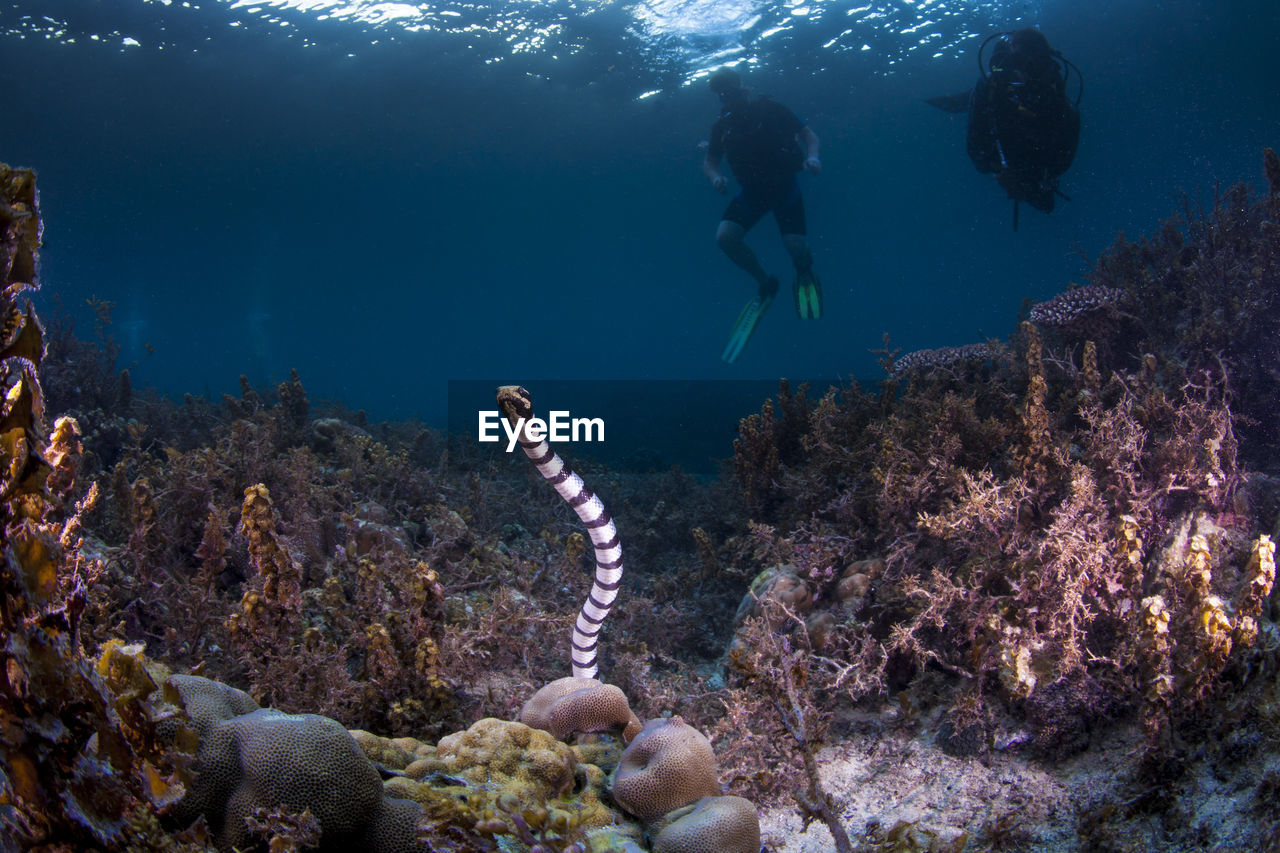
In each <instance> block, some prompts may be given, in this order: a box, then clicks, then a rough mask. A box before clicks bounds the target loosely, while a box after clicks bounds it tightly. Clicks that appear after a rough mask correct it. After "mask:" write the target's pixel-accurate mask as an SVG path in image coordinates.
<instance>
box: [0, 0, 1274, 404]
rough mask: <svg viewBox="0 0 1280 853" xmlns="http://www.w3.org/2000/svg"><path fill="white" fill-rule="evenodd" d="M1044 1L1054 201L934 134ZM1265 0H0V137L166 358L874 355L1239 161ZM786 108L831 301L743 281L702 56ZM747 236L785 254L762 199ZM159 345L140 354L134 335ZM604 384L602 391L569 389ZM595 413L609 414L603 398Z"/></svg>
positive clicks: (1262, 54)
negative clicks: (818, 146) (723, 237)
mask: <svg viewBox="0 0 1280 853" xmlns="http://www.w3.org/2000/svg"><path fill="white" fill-rule="evenodd" d="M1029 24H1037V25H1039V26H1041V28H1042V29H1043V30H1044V31H1045V33H1046V34H1047V35H1048V36H1049V38H1050V40H1051V41H1052V42H1053V43H1054V45H1055V46H1056V47H1059V48H1060V49H1061V50H1062V51H1063V52H1064V53H1065V54H1066V55H1067V56H1068V57H1069V58H1071V59H1072V60H1073V61H1074V62H1075V64H1076V65H1077V66H1079V68H1080V69H1081V70H1082V71H1083V73H1084V78H1085V91H1084V100H1083V103H1082V105H1081V108H1082V112H1083V117H1084V131H1083V139H1082V143H1081V146H1080V151H1079V154H1078V156H1077V158H1076V161H1075V165H1074V167H1073V168H1072V169H1071V171H1070V172H1068V173H1067V175H1066V177H1065V180H1064V181H1063V189H1064V191H1065V192H1066V193H1067V194H1069V195H1070V196H1071V197H1072V201H1070V202H1063V203H1062V204H1061V205H1060V207H1059V209H1058V211H1056V212H1055V213H1054V214H1052V215H1050V216H1045V215H1042V214H1040V213H1038V212H1036V211H1032V210H1028V209H1025V208H1024V211H1023V215H1022V223H1021V228H1020V230H1019V231H1018V232H1017V233H1014V232H1013V230H1012V229H1011V227H1010V206H1009V203H1008V201H1007V200H1006V199H1005V198H1004V194H1003V192H1001V191H1000V190H999V189H998V187H997V186H996V185H995V183H994V182H993V181H992V180H991V178H990V177H988V176H982V175H979V174H977V173H976V172H975V171H974V169H973V168H972V166H971V165H970V163H969V161H968V159H967V157H966V156H965V152H964V118H963V116H955V117H952V116H948V115H946V114H944V113H942V112H940V111H938V110H935V109H933V108H931V107H929V106H926V105H925V104H924V103H923V101H922V99H923V98H925V97H928V96H931V95H937V94H941V93H946V92H956V91H960V90H963V89H966V88H968V87H969V86H970V85H971V84H972V82H973V80H974V78H975V76H976V72H977V66H976V60H975V56H974V52H975V51H976V49H977V47H978V45H979V43H980V42H981V41H982V39H983V38H985V37H986V36H987V35H988V34H990V33H992V32H995V31H997V30H1000V29H1005V28H1009V27H1014V26H1025V25H1029ZM1277 36H1280V3H1276V2H1275V0H1230V2H1224V0H1173V2H1137V0H1042V2H987V3H964V2H957V0H934V2H929V0H917V2H909V0H896V2H885V1H884V0H875V1H874V2H822V0H792V2H775V3H772V4H771V3H762V2H746V0H735V2H720V3H715V2H676V0H650V2H636V3H621V2H587V0H582V1H581V2H549V3H541V2H489V3H467V2H463V3H434V2H403V3H373V2H368V0H364V2H360V1H359V0H351V2H339V0H289V1H288V2H285V0H275V2H273V1H272V0H263V2H257V3H250V2H234V3H231V2H217V1H216V0H198V2H197V0H190V2H185V3H184V2H181V0H150V2H148V1H147V0H75V2H72V0H40V1H39V2H37V0H17V2H15V0H0V91H3V92H4V101H5V109H4V112H5V117H4V121H3V123H0V160H3V161H7V162H9V163H11V164H13V165H24V166H30V167H33V168H35V169H37V170H38V172H39V174H40V188H41V192H42V201H43V210H44V216H45V221H46V235H47V237H48V245H47V247H46V249H45V251H44V256H43V261H44V266H43V281H44V283H45V286H46V289H47V291H48V292H47V293H46V294H45V295H43V296H42V299H44V300H46V301H50V300H51V299H52V297H53V295H55V294H56V295H57V296H59V297H60V298H61V300H62V302H63V303H64V304H65V305H66V306H67V307H68V309H70V310H71V312H72V313H73V315H74V316H75V317H76V318H77V320H78V324H79V328H80V329H81V331H82V332H83V333H84V334H88V331H89V329H90V327H91V317H92V314H91V312H90V310H89V308H88V307H87V305H86V303H85V300H86V299H88V298H89V297H96V298H99V299H106V300H110V301H112V302H114V303H115V309H114V325H113V329H114V334H115V336H116V337H117V339H118V341H119V342H120V343H121V345H122V347H123V357H122V364H121V366H122V367H123V366H129V365H133V376H134V381H135V383H147V384H151V385H153V386H155V387H157V388H159V389H161V390H163V391H166V392H174V393H181V392H193V393H202V392H206V391H207V392H211V393H213V394H215V395H217V394H220V393H221V392H223V391H235V390H236V388H237V378H238V377H239V375H240V374H242V373H244V374H247V375H248V376H249V378H250V379H251V380H253V381H254V382H255V383H268V382H277V381H279V380H281V379H283V378H284V377H285V376H287V374H288V371H289V369H290V368H297V369H298V370H299V371H300V373H301V375H302V379H303V382H304V385H305V386H306V387H307V389H308V391H309V392H310V393H311V394H312V395H313V396H316V397H326V398H338V399H341V400H342V401H344V402H345V403H347V404H348V405H350V406H351V407H353V408H364V409H367V410H368V411H369V413H370V414H371V415H373V416H375V417H405V416H414V415H416V416H420V417H423V418H426V419H427V420H429V421H432V422H442V421H443V418H444V409H445V405H446V383H447V382H448V381H449V380H465V379H473V378H482V377H483V378H486V379H487V378H490V377H507V378H508V381H520V382H524V383H527V384H530V385H531V386H532V385H533V384H535V383H536V380H537V379H539V378H547V379H552V378H554V379H611V378H627V379H636V378H650V379H712V380H714V379H773V380H776V379H777V378H778V377H780V376H789V377H809V378H818V379H830V380H833V381H838V380H840V379H841V378H842V377H846V378H847V377H848V376H849V375H856V376H859V377H863V378H875V377H876V376H877V374H878V368H877V367H876V361H875V357H874V356H873V355H872V354H871V350H873V349H876V348H878V347H880V346H881V339H882V336H883V335H884V334H885V333H888V334H889V335H890V337H891V341H892V343H893V345H894V346H898V347H902V348H903V349H904V350H911V349H918V348H926V347H937V346H946V345H956V344H963V343H968V342H972V341H978V340H982V339H984V338H986V337H988V336H1004V335H1006V334H1008V333H1009V332H1010V331H1011V330H1012V329H1013V327H1014V325H1015V321H1016V316H1017V312H1018V309H1019V306H1020V305H1021V303H1022V301H1023V300H1024V299H1025V298H1030V299H1035V300H1040V299H1045V298H1048V297H1049V296H1051V295H1053V294H1054V293H1056V292H1058V291H1059V290H1062V289H1064V288H1065V287H1066V286H1067V285H1068V283H1069V282H1070V281H1072V280H1080V279H1081V277H1082V275H1083V273H1084V266H1083V264H1082V262H1081V260H1080V258H1079V257H1078V256H1077V255H1076V254H1075V253H1074V252H1075V249H1076V248H1077V247H1078V248H1080V249H1082V250H1083V251H1084V252H1085V253H1087V254H1088V255H1089V256H1095V255H1096V254H1097V253H1098V252H1099V251H1101V250H1102V249H1103V248H1105V247H1106V246H1107V245H1108V244H1109V243H1110V242H1111V240H1112V238H1113V237H1114V235H1115V233H1116V232H1117V231H1118V230H1124V231H1125V232H1127V233H1129V234H1130V235H1136V234H1141V233H1149V232H1150V231H1152V230H1153V229H1154V228H1155V226H1156V224H1157V222H1158V220H1159V219H1160V218H1162V217H1164V216H1166V215H1167V214H1169V213H1170V212H1172V211H1173V209H1174V208H1175V207H1176V206H1177V205H1178V204H1179V201H1178V194H1179V193H1180V192H1181V191H1183V190H1186V191H1189V192H1191V193H1193V194H1194V193H1201V194H1203V195H1204V196H1205V197H1211V194H1212V188H1213V185H1214V183H1215V182H1217V181H1221V182H1224V183H1230V182H1234V181H1237V180H1241V179H1243V180H1248V181H1250V182H1253V183H1255V184H1259V183H1261V182H1262V176H1261V167H1260V162H1261V157H1260V152H1261V149H1262V148H1263V146H1264V145H1273V146H1274V145H1278V144H1280V86H1277V80H1278V79H1280V59H1277V53H1276V44H1277ZM725 61H733V62H738V63H740V67H741V68H743V69H744V71H745V73H746V76H747V81H748V82H749V83H750V84H752V85H753V86H754V87H755V88H756V89H757V90H759V91H763V92H768V93H772V94H773V95H774V96H776V97H777V98H778V99H780V100H782V101H783V102H784V103H786V104H788V105H789V106H791V107H792V108H793V109H794V110H795V111H796V112H797V113H798V114H800V115H801V116H802V117H803V118H805V119H807V120H808V122H809V123H810V125H811V126H812V127H813V128H814V130H815V131H816V132H817V133H818V134H819V136H820V137H821V139H822V142H823V149H822V153H823V160H824V163H825V171H824V172H823V174H822V175H821V176H818V177H816V178H815V177H808V176H806V177H805V178H803V179H802V180H803V181H804V191H805V194H806V199H807V202H808V211H809V222H810V232H811V235H812V242H813V246H814V251H815V255H816V258H817V265H818V267H817V268H818V271H819V272H820V274H821V276H822V278H823V282H824V286H825V291H826V300H827V316H826V317H825V318H824V319H823V320H821V321H820V322H818V323H814V322H808V323H803V322H802V321H800V320H798V319H797V318H796V317H795V316H794V314H793V313H792V311H791V309H790V307H789V305H788V304H787V300H779V301H778V302H777V303H776V304H775V306H774V308H773V309H772V310H771V312H770V314H769V315H768V316H767V317H766V318H765V321H764V323H763V325H762V327H761V329H760V330H759V332H758V333H757V335H756V338H755V339H754V340H753V341H752V343H751V345H750V347H749V348H748V349H747V351H746V352H745V354H744V355H743V356H742V358H741V359H740V360H739V362H738V363H736V364H735V365H733V366H726V365H723V364H722V363H721V362H720V360H719V354H720V350H721V348H722V346H723V344H724V340H725V337H726V335H727V333H728V331H729V327H730V325H731V323H732V322H733V320H734V318H735V317H736V315H737V312H738V310H739V308H740V307H741V305H742V303H743V302H744V301H745V300H746V299H747V298H748V296H749V295H750V293H751V290H752V287H751V285H750V284H749V282H748V280H747V278H746V277H745V276H744V275H743V274H741V273H740V272H738V271H737V270H736V269H735V268H733V267H732V266H731V265H730V264H729V262H728V261H727V260H726V259H725V258H724V257H723V256H722V255H721V254H720V253H719V251H718V249H717V248H716V246H715V245H714V242H713V239H712V238H713V234H714V230H715V226H716V222H717V220H718V219H719V214H720V212H721V210H722V208H723V205H724V201H725V200H724V198H723V197H721V196H719V195H717V194H716V193H715V192H713V191H712V190H711V189H710V188H709V187H708V186H707V184H706V182H705V180H704V178H703V176H702V174H701V172H700V169H699V163H700V158H701V153H700V151H699V150H698V147H697V145H698V143H699V141H701V140H703V139H704V138H705V137H706V135H707V130H708V127H709V125H710V123H711V121H712V120H713V119H714V117H715V115H716V110H717V105H716V103H715V100H714V98H713V97H712V96H711V95H710V94H709V93H708V91H707V90H706V87H705V85H704V75H705V72H706V69H708V68H712V67H715V66H716V65H718V64H720V63H721V62H725ZM752 240H753V242H754V245H755V246H756V247H757V248H758V249H759V251H760V252H761V254H762V256H763V258H764V259H765V260H766V262H767V264H768V265H769V266H770V267H771V268H773V269H775V270H776V271H778V272H779V273H784V272H787V264H786V261H785V258H784V256H783V254H782V251H781V249H780V246H779V245H778V241H777V236H776V230H775V229H774V227H773V225H772V222H771V221H766V222H765V223H762V225H761V226H760V227H759V228H758V229H757V230H756V231H754V232H753V233H752ZM148 346H150V347H152V348H154V354H151V355H148V354H147V347H148ZM592 414H602V413H592ZM604 414H607V413H604Z"/></svg>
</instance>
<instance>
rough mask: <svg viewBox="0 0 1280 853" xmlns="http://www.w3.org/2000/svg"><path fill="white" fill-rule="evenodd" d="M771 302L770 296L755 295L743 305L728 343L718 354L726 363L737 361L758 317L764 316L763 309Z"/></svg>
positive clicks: (749, 338) (758, 319)
mask: <svg viewBox="0 0 1280 853" xmlns="http://www.w3.org/2000/svg"><path fill="white" fill-rule="evenodd" d="M771 304H773V297H772V296H755V297H752V299H751V301H750V302H748V303H747V304H746V305H745V306H744V307H743V309H742V313H740V314H739V315H738V321H737V322H736V323H734V324H733V333H732V334H730V335H729V343H727V344H725V347H724V352H723V353H721V354H720V359H721V360H722V361H724V362H725V363H726V364H733V363H734V362H735V361H737V359H738V356H739V355H740V354H741V353H742V350H743V348H744V347H745V346H746V345H747V341H749V340H751V333H752V332H754V331H755V330H756V325H757V324H758V323H759V322H760V318H761V317H763V316H764V312H765V311H768V310H769V306H770V305H771Z"/></svg>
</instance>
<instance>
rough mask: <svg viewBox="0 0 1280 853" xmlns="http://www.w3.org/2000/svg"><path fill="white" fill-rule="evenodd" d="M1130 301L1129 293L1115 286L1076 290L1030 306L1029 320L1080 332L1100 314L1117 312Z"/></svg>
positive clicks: (1092, 286) (1079, 288)
mask: <svg viewBox="0 0 1280 853" xmlns="http://www.w3.org/2000/svg"><path fill="white" fill-rule="evenodd" d="M1127 299H1128V294H1127V293H1126V292H1125V291H1123V290H1120V289H1119V288H1116V287H1101V286H1098V285H1090V286H1088V287H1073V288H1072V289H1071V290H1066V291H1063V292H1062V293H1059V294H1058V295H1057V296H1055V297H1053V298H1052V299H1050V300H1048V301H1047V302H1038V303H1036V304H1035V305H1033V306H1031V314H1030V319H1031V322H1032V323H1035V324H1036V325H1037V326H1049V327H1052V328H1055V329H1068V330H1079V329H1080V327H1082V326H1085V325H1088V324H1089V323H1091V322H1092V321H1093V320H1094V319H1096V318H1097V316H1098V312H1100V311H1107V312H1115V311H1116V310H1117V309H1118V308H1119V306H1120V305H1122V304H1123V303H1124V302H1125V301H1126V300H1127Z"/></svg>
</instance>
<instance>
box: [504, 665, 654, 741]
mask: <svg viewBox="0 0 1280 853" xmlns="http://www.w3.org/2000/svg"><path fill="white" fill-rule="evenodd" d="M520 722H522V723H524V724H525V725H526V726H530V727H532V728H535V729H542V730H544V731H548V732H550V733H551V734H552V735H554V736H555V737H556V738H557V739H559V740H564V739H565V738H567V737H568V736H569V735H571V734H574V733H576V732H604V731H617V730H618V729H621V730H622V739H623V740H625V741H626V742H627V743H630V742H631V739H632V738H634V737H635V736H636V733H638V732H639V731H640V720H639V719H638V718H637V717H636V715H635V714H634V713H633V712H632V710H631V706H630V705H629V704H628V703H627V697H626V695H625V694H624V693H623V692H622V691H621V690H620V689H618V688H617V687H615V686H614V685H612V684H602V683H601V682H599V681H597V680H596V679H594V678H575V677H574V676H568V677H566V678H558V679H556V680H555V681H553V682H551V683H550V684H548V685H546V686H544V687H543V688H542V689H541V690H539V691H538V692H537V693H535V694H533V696H532V697H531V698H530V699H529V701H528V702H525V703H524V707H523V708H521V709H520Z"/></svg>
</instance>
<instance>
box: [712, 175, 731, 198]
mask: <svg viewBox="0 0 1280 853" xmlns="http://www.w3.org/2000/svg"><path fill="white" fill-rule="evenodd" d="M711 186H713V187H715V189H716V192H718V193H720V194H721V195H723V194H724V193H727V192H728V191H729V179H728V178H726V177H725V176H724V175H716V176H715V177H714V178H712V179H711Z"/></svg>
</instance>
